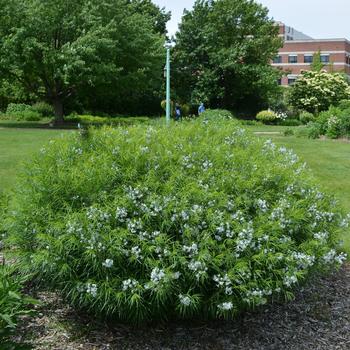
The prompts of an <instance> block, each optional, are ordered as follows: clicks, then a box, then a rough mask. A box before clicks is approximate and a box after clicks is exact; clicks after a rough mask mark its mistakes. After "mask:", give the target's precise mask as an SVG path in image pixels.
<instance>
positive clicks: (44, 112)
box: [32, 102, 54, 118]
mask: <svg viewBox="0 0 350 350" xmlns="http://www.w3.org/2000/svg"><path fill="white" fill-rule="evenodd" d="M32 110H33V111H35V112H37V113H39V114H40V115H41V116H42V117H44V118H45V117H53V115H54V110H53V108H52V106H51V105H49V104H48V103H46V102H37V103H35V104H33V105H32Z"/></svg>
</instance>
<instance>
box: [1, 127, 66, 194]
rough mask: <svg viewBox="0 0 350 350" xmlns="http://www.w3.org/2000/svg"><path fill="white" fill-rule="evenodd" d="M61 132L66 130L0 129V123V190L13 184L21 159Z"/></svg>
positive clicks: (26, 157) (27, 156)
mask: <svg viewBox="0 0 350 350" xmlns="http://www.w3.org/2000/svg"><path fill="white" fill-rule="evenodd" d="M63 132H67V131H62V130H39V129H1V125H0V150H1V152H0V192H1V191H7V190H9V189H10V188H11V187H12V186H13V185H14V183H15V181H16V176H17V174H18V170H19V168H20V167H21V163H22V162H23V161H25V160H28V159H29V158H30V157H31V156H32V154H33V153H35V152H38V151H39V150H40V149H41V148H42V147H43V145H45V144H46V143H48V142H49V141H50V140H51V139H53V138H57V137H59V136H60V135H61V134H62V133H63Z"/></svg>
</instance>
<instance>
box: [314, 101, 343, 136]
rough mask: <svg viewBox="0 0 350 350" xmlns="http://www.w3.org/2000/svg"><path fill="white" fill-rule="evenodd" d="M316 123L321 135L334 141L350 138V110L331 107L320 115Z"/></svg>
mask: <svg viewBox="0 0 350 350" xmlns="http://www.w3.org/2000/svg"><path fill="white" fill-rule="evenodd" d="M316 122H317V127H318V132H319V134H320V135H326V136H327V137H329V138H333V139H336V138H339V137H349V136H350V109H341V108H339V107H330V108H329V109H328V110H327V111H324V112H321V113H320V114H319V116H318V117H317V120H316ZM312 127H315V125H313V126H312Z"/></svg>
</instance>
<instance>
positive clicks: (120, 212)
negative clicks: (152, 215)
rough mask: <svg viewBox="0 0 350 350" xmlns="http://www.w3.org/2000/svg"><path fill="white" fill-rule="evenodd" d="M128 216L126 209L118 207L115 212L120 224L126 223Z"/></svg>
mask: <svg viewBox="0 0 350 350" xmlns="http://www.w3.org/2000/svg"><path fill="white" fill-rule="evenodd" d="M127 216H128V212H127V210H126V209H125V208H119V207H117V209H116V211H115V218H116V219H117V220H118V221H120V222H125V221H126V218H127Z"/></svg>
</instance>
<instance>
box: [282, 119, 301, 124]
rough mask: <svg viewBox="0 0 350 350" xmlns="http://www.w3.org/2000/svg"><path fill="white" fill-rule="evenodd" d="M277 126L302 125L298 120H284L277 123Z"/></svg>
mask: <svg viewBox="0 0 350 350" xmlns="http://www.w3.org/2000/svg"><path fill="white" fill-rule="evenodd" d="M279 125H283V126H299V125H302V122H301V121H300V120H298V119H286V120H283V121H281V122H279Z"/></svg>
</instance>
